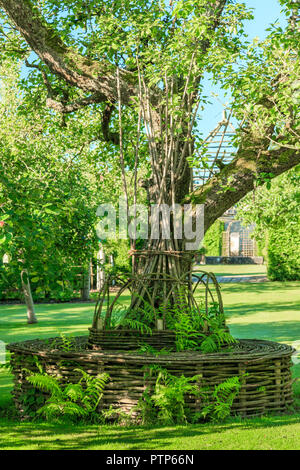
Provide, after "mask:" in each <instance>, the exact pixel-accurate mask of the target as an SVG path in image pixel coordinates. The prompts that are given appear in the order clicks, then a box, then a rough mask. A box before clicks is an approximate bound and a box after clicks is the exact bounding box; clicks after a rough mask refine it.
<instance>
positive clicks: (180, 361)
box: [8, 337, 293, 416]
mask: <svg viewBox="0 0 300 470" xmlns="http://www.w3.org/2000/svg"><path fill="white" fill-rule="evenodd" d="M87 343H88V338H87V337H77V338H75V339H74V344H73V350H72V351H65V350H64V349H63V345H62V341H61V339H60V338H52V339H49V340H47V341H45V340H33V341H32V340H31V341H25V342H22V343H15V344H10V345H9V346H8V349H9V350H10V351H11V353H12V361H11V363H12V368H13V374H14V377H15V378H14V384H15V386H14V391H13V396H14V401H15V404H16V407H17V409H18V410H19V412H20V413H21V414H22V413H23V412H24V407H23V397H24V394H26V391H27V390H28V389H29V388H30V387H31V385H30V384H29V383H28V382H27V381H26V379H25V377H26V372H25V371H24V368H27V369H30V370H32V371H34V370H36V366H35V365H34V361H33V360H32V358H33V356H36V357H37V358H38V360H39V362H40V364H42V365H43V367H44V369H45V371H46V372H47V373H49V374H52V375H54V376H59V377H61V380H62V381H63V382H77V381H78V379H79V376H78V375H77V373H76V372H75V371H74V369H76V367H81V368H82V369H84V370H85V371H86V372H88V373H90V374H95V375H96V374H99V373H101V372H103V371H105V372H107V373H108V374H109V375H110V381H109V383H108V384H107V386H106V388H105V391H104V396H103V399H102V401H101V403H100V405H99V406H101V407H104V408H108V407H109V406H113V407H116V408H122V410H123V411H124V412H130V411H132V410H134V409H135V407H136V405H137V403H138V400H139V399H140V398H141V396H142V394H143V392H144V390H145V389H146V387H149V386H150V387H151V385H152V383H153V382H151V380H152V381H153V380H154V379H149V377H148V374H147V371H148V370H149V369H148V368H149V367H150V366H151V365H153V364H159V365H160V366H161V367H163V368H166V369H167V370H168V371H169V372H170V373H172V374H174V375H181V374H184V375H185V376H193V375H196V374H199V375H200V377H201V378H200V380H199V384H198V385H199V388H202V387H206V386H208V387H210V388H213V387H214V386H215V385H217V384H219V383H221V382H223V381H224V380H225V379H226V378H228V377H232V376H237V375H238V376H240V377H242V387H241V390H240V393H239V395H238V396H237V398H236V399H235V401H234V403H233V407H232V413H233V414H240V415H244V416H252V415H262V414H264V413H266V412H276V413H278V412H284V411H286V410H287V409H288V407H289V406H290V405H291V404H292V403H293V396H292V395H293V394H292V377H291V369H290V368H291V355H292V353H293V349H292V348H291V347H290V346H287V345H284V344H278V343H274V342H270V341H259V340H240V341H239V343H238V344H237V345H236V346H235V347H234V348H233V349H231V350H230V351H227V352H226V351H222V352H219V353H213V354H203V353H199V352H197V351H191V352H181V353H178V352H177V353H175V352H174V353H170V354H168V355H167V356H165V355H162V356H153V355H151V354H143V355H142V354H137V352H134V351H127V352H125V351H108V350H106V351H90V350H88V349H87ZM245 374H246V375H245ZM187 404H188V406H189V407H190V408H191V410H194V411H198V410H200V409H201V399H197V398H195V397H187Z"/></svg>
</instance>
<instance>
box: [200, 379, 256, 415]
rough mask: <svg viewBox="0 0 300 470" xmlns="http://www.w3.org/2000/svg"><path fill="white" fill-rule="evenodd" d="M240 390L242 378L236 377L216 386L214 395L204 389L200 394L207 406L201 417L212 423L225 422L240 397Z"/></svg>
mask: <svg viewBox="0 0 300 470" xmlns="http://www.w3.org/2000/svg"><path fill="white" fill-rule="evenodd" d="M245 375H247V374H244V376H245ZM240 388H241V382H240V377H238V376H235V377H230V378H228V379H226V380H225V381H224V382H222V383H220V384H218V385H216V386H215V387H214V390H213V392H212V393H211V391H210V390H209V389H207V388H206V389H202V390H201V391H200V393H201V396H202V398H203V401H204V402H205V403H206V404H205V405H204V407H203V409H202V411H201V413H200V414H201V416H202V417H203V418H208V419H210V420H211V421H223V420H224V419H225V418H227V417H228V416H229V415H230V412H231V408H232V404H233V401H234V399H235V398H236V396H237V395H238V393H239V391H240Z"/></svg>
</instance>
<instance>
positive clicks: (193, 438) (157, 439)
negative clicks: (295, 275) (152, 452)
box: [0, 282, 300, 450]
mask: <svg viewBox="0 0 300 470" xmlns="http://www.w3.org/2000/svg"><path fill="white" fill-rule="evenodd" d="M222 294H223V300H224V304H225V306H226V317H227V323H228V325H229V327H230V329H231V332H232V334H233V335H234V336H236V337H239V338H257V339H269V340H273V341H279V342H284V343H287V344H295V342H296V341H300V321H299V320H300V283H299V282H289V283H279V282H278V283H277V282H276V283H271V282H268V283H259V284H247V283H236V284H223V285H222ZM124 302H128V297H127V296H125V297H124ZM93 308H94V304H92V303H91V304H82V303H78V304H55V305H46V304H42V305H37V307H36V310H37V316H38V318H39V323H38V324H36V325H27V324H26V316H25V309H24V306H22V305H7V306H6V305H5V306H4V305H3V306H1V307H0V340H2V341H5V342H6V343H9V342H14V341H22V340H25V339H31V338H47V337H51V336H56V335H58V334H59V333H64V334H67V335H68V334H73V335H81V334H87V328H88V327H89V326H90V324H91V320H92V315H93ZM293 374H294V377H295V378H297V377H300V364H298V365H296V366H294V367H293ZM11 386H12V383H11V377H10V375H9V374H8V373H7V372H4V371H1V372H0V409H1V408H2V410H3V408H6V407H7V406H9V404H10V403H11V398H10V390H11ZM295 391H296V393H297V395H300V386H299V383H296V384H295ZM0 426H1V427H0V449H64V448H65V449H109V450H117V449H127V450H129V449H131V450H133V449H136V450H137V449H183V450H184V449H299V448H300V414H299V413H296V414H295V413H294V414H290V415H287V416H274V417H264V418H257V419H252V420H240V419H236V420H230V421H229V422H227V423H225V424H222V425H212V424H205V425H202V424H201V425H188V426H174V427H159V426H157V427H155V428H144V427H141V428H138V429H136V428H134V427H118V426H98V425H90V426H86V425H84V426H74V425H63V424H60V425H58V424H57V425H52V424H51V425H50V424H47V423H18V422H15V421H8V420H6V419H4V418H1V419H0Z"/></svg>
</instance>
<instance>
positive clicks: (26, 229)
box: [0, 60, 97, 323]
mask: <svg viewBox="0 0 300 470" xmlns="http://www.w3.org/2000/svg"><path fill="white" fill-rule="evenodd" d="M1 73H2V80H1V102H0V109H1V117H0V121H1V125H0V135H1V142H2V148H1V163H0V168H1V176H0V220H2V224H1V227H0V231H1V235H0V243H1V246H0V252H1V253H2V255H3V254H6V255H9V256H8V258H9V260H10V261H9V264H8V266H7V269H4V266H2V269H1V275H2V277H3V278H4V279H2V281H3V284H2V286H3V285H5V284H7V283H10V282H11V281H12V280H13V281H14V282H12V284H13V285H14V284H15V285H16V287H21V288H22V290H23V295H24V298H25V301H26V305H27V315H28V322H29V323H34V322H36V317H35V313H34V305H33V300H32V292H31V284H32V285H33V287H34V294H35V295H36V296H39V294H40V293H41V292H43V293H44V295H45V296H46V298H47V297H48V298H49V296H50V294H51V293H52V294H55V291H58V290H60V291H61V290H62V289H63V290H65V289H67V285H68V281H69V278H70V275H71V271H72V270H71V266H74V265H77V266H78V265H79V266H80V265H84V264H85V263H88V262H89V261H90V259H91V256H92V254H93V251H94V250H95V242H96V233H95V228H94V226H95V223H96V216H95V212H96V199H95V196H96V194H97V190H96V183H95V178H93V174H92V173H91V172H90V174H89V172H88V168H87V164H86V162H85V164H84V165H83V162H82V160H81V161H78V152H79V151H80V150H81V151H83V149H82V148H81V147H80V142H77V139H78V134H77V133H74V134H72V133H71V132H68V131H67V130H66V129H65V130H64V136H62V135H61V133H60V134H58V135H57V134H56V133H55V131H56V128H57V117H56V116H54V119H52V121H51V120H49V119H48V120H47V119H45V116H44V115H43V113H40V111H39V110H38V109H36V108H35V106H34V102H27V103H26V99H24V97H23V96H22V95H21V94H20V93H16V83H18V80H19V66H18V64H16V63H14V62H12V61H9V60H7V61H6V62H5V63H4V64H2V67H1ZM3 74H5V77H4V76H3ZM44 127H45V128H47V131H46V132H44ZM11 129H13V130H14V132H13V133H12V132H11ZM72 132H73V131H72ZM75 136H76V143H74V137H75ZM7 276H8V279H6V277H7ZM30 278H31V282H30ZM5 281H7V282H6V283H5ZM19 281H20V282H19ZM19 283H20V286H19ZM72 294H73V289H72ZM71 296H72V295H71ZM62 298H63V297H62Z"/></svg>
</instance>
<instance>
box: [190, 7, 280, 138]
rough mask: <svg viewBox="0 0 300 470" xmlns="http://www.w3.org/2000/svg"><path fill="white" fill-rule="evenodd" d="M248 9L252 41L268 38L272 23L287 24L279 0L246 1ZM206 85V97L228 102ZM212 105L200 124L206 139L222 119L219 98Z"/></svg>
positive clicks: (246, 24) (247, 31)
mask: <svg viewBox="0 0 300 470" xmlns="http://www.w3.org/2000/svg"><path fill="white" fill-rule="evenodd" d="M245 3H246V5H247V7H248V8H254V12H253V13H254V20H252V21H247V22H245V31H246V33H247V34H248V36H249V40H250V41H252V39H254V38H255V37H259V38H260V39H263V38H265V37H266V36H267V34H268V32H266V31H265V30H266V28H268V26H269V25H270V24H271V23H275V21H278V22H279V23H280V24H281V25H282V26H283V25H285V24H286V17H285V15H284V13H281V10H282V7H281V5H280V4H279V2H278V0H245ZM205 83H206V89H205V95H207V96H210V93H211V92H212V91H213V92H214V93H218V95H219V99H220V101H221V102H222V103H226V102H227V101H228V97H224V95H223V93H222V90H220V89H217V88H211V85H210V83H209V82H208V81H206V82H205ZM211 101H212V104H211V105H208V106H207V107H206V109H205V111H204V113H203V119H202V120H201V121H200V123H199V130H200V131H201V132H202V133H203V136H204V137H206V136H207V135H208V134H209V132H210V131H211V130H213V129H214V128H215V127H216V125H217V124H218V122H219V121H220V120H221V119H222V111H223V106H222V104H221V103H220V102H219V101H218V100H217V98H212V99H211Z"/></svg>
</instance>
